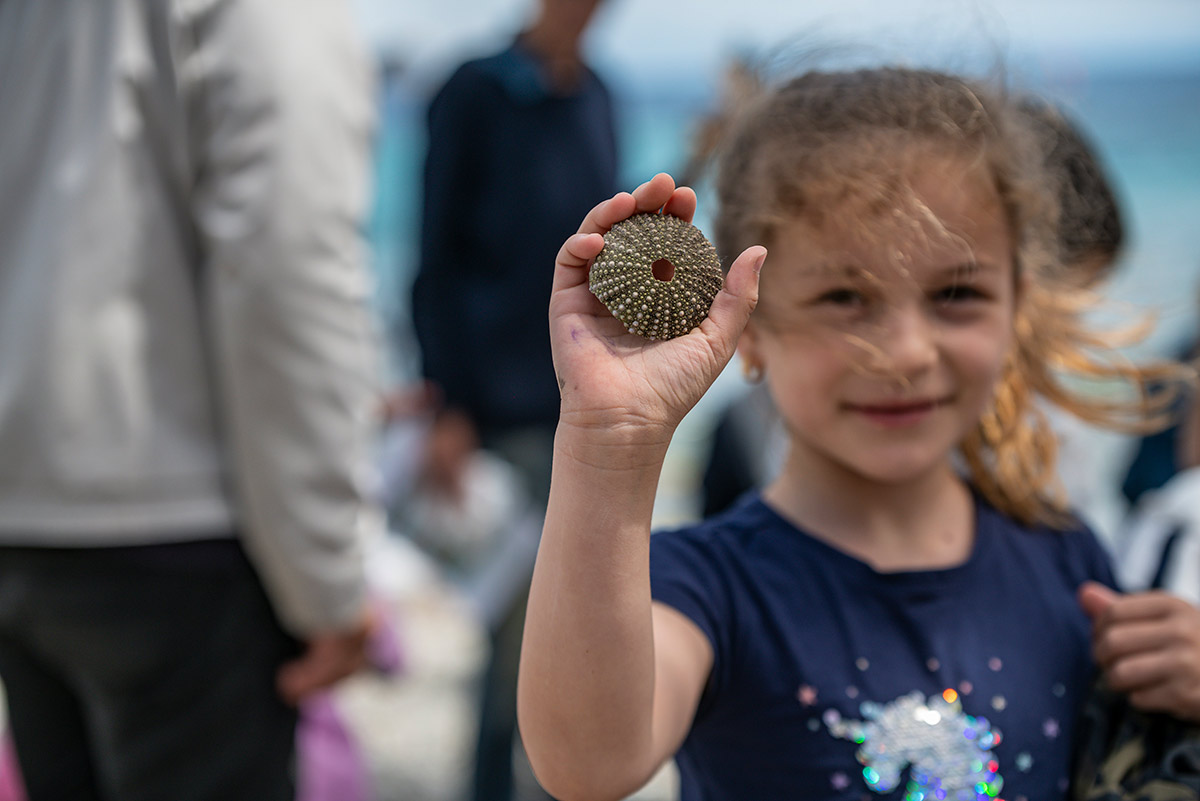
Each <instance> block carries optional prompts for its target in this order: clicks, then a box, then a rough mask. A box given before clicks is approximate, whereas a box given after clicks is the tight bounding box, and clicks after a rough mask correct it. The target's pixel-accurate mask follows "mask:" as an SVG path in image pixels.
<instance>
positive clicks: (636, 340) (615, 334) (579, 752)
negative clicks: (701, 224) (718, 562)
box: [518, 175, 766, 801]
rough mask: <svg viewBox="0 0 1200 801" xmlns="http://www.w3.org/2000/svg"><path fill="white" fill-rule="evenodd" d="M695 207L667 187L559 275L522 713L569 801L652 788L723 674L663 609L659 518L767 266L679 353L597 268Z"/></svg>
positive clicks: (747, 258) (717, 307)
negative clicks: (592, 283) (678, 431)
mask: <svg viewBox="0 0 1200 801" xmlns="http://www.w3.org/2000/svg"><path fill="white" fill-rule="evenodd" d="M695 203H696V200H695V195H694V194H693V193H692V192H691V190H688V189H676V188H675V185H674V182H673V181H672V180H671V178H670V177H669V176H666V175H658V176H655V178H654V179H653V180H651V181H649V182H648V183H646V184H643V185H642V186H641V187H639V188H638V189H637V190H635V191H634V193H633V194H632V195H630V194H625V193H622V194H619V195H617V196H616V197H614V198H612V199H611V200H609V201H606V202H604V203H601V204H600V205H599V206H597V207H596V208H595V209H593V210H592V212H591V213H590V214H589V215H588V217H587V219H585V220H584V222H583V225H582V226H581V228H580V231H579V233H578V234H576V235H575V236H573V237H572V238H571V239H569V240H568V241H567V242H566V244H564V245H563V248H562V250H561V251H560V253H559V259H558V264H557V265H556V268H555V279H554V290H553V294H552V298H551V303H550V328H551V340H552V346H553V349H554V363H555V369H556V372H557V374H558V380H559V387H560V389H561V393H562V406H561V412H560V418H559V425H558V432H557V434H556V437H555V454H554V472H553V481H552V484H551V489H550V498H549V503H548V508H547V511H546V524H545V529H544V532H543V535H542V543H541V547H540V549H539V551H538V558H537V565H536V567H535V569H534V576H533V584H532V586H531V589H530V596H529V607H528V613H527V616H526V621H525V638H524V644H523V647H522V653H521V672H520V680H519V684H518V713H519V719H520V724H521V733H522V737H523V739H524V742H525V748H526V751H527V752H528V754H529V757H530V760H531V762H532V764H533V767H534V771H535V773H536V774H537V776H538V779H539V780H540V781H541V782H542V784H543V785H544V786H545V787H546V788H547V790H549V791H550V792H551V793H552V794H553V795H554V796H555V797H558V798H560V799H563V801H584V800H586V799H619V798H622V797H624V796H625V795H628V794H629V793H631V792H633V791H634V790H636V789H637V788H638V787H639V786H641V785H642V784H644V783H645V782H646V781H647V780H648V779H649V778H650V777H651V776H652V775H653V773H654V772H655V771H656V770H657V769H658V767H659V766H660V765H661V764H662V763H663V762H664V761H665V760H666V759H667V758H668V757H669V756H670V755H671V754H672V753H674V751H675V750H676V749H677V747H678V745H679V743H680V742H681V741H682V739H683V737H684V735H685V734H686V732H687V729H688V726H689V725H690V723H691V719H692V716H693V714H694V712H695V708H696V703H697V700H698V699H699V696H700V691H701V689H702V687H703V685H704V682H705V680H706V679H707V676H708V671H709V669H710V667H711V664H712V651H711V648H710V646H709V644H708V641H707V640H706V639H705V637H704V635H703V634H701V633H700V630H699V629H698V628H697V627H696V626H695V624H693V623H691V622H690V621H688V620H687V619H686V618H684V616H683V615H681V614H679V613H678V612H675V611H674V610H672V609H670V608H667V607H665V606H660V605H652V604H651V600H650V574H649V540H650V519H651V513H652V511H653V505H654V495H655V490H656V488H657V485H658V478H659V472H660V470H661V468H662V463H663V459H664V457H665V455H666V451H667V445H668V444H669V442H670V439H671V435H672V434H673V433H674V430H675V428H676V426H677V425H678V424H679V421H680V420H682V419H683V416H684V415H685V414H686V413H687V412H688V410H690V409H691V408H692V406H693V405H694V404H695V403H696V401H698V400H699V399H700V397H701V396H702V395H703V394H704V392H705V391H706V390H707V389H708V387H709V386H710V385H711V384H712V382H713V381H714V380H715V379H716V377H717V375H718V374H719V373H720V371H721V369H722V368H723V367H724V366H725V364H726V363H727V362H728V361H729V359H730V358H731V357H732V355H733V352H734V349H735V347H736V343H737V338H738V335H739V334H740V333H741V330H742V328H744V327H745V324H746V320H747V319H748V318H749V315H750V312H751V310H752V309H753V307H754V305H755V303H756V300H757V296H758V270H759V268H760V267H761V264H762V259H763V258H764V257H765V255H766V253H765V251H764V250H763V249H762V248H757V247H756V248H750V249H749V250H747V251H746V252H745V253H743V254H742V255H741V256H740V257H739V258H738V260H737V261H736V262H735V263H734V265H733V267H732V268H731V270H730V273H729V275H728V277H727V278H726V282H725V288H724V289H723V290H722V291H721V292H720V293H719V294H718V296H717V299H716V300H715V301H714V303H713V307H712V309H711V310H710V312H709V316H708V319H706V320H705V321H704V323H703V324H702V325H701V326H700V328H699V329H697V330H694V331H692V332H691V333H690V334H688V335H686V336H684V337H680V338H677V339H673V340H670V341H666V342H648V341H646V340H643V339H641V338H640V337H636V336H633V335H631V334H628V333H627V332H625V330H624V328H623V326H622V325H621V323H620V322H619V321H617V320H616V319H615V318H614V317H612V315H611V314H609V312H608V311H607V310H606V309H605V308H604V306H603V305H602V304H601V303H600V302H599V301H598V300H596V298H595V297H594V296H593V295H592V294H591V292H590V291H589V290H588V287H587V269H586V268H587V265H588V264H589V262H590V261H591V260H592V259H593V258H595V256H596V254H597V253H599V251H600V249H601V247H602V246H603V239H602V238H601V236H600V234H602V233H603V232H604V231H607V230H608V229H609V228H610V227H611V226H612V225H613V224H615V223H616V222H618V221H620V220H623V219H625V218H627V217H629V216H630V215H632V214H633V213H635V212H641V211H656V210H659V209H662V210H664V211H665V212H667V213H671V214H675V215H676V216H679V217H683V218H684V219H690V218H691V216H692V214H693V213H694V211H695Z"/></svg>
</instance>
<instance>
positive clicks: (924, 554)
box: [518, 69, 1200, 801]
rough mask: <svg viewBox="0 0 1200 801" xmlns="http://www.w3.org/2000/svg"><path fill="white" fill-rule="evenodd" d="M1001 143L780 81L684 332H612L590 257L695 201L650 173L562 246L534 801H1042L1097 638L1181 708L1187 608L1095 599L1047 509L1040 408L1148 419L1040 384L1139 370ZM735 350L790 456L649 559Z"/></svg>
mask: <svg viewBox="0 0 1200 801" xmlns="http://www.w3.org/2000/svg"><path fill="white" fill-rule="evenodd" d="M1014 125H1015V123H1013V122H1012V120H1011V118H1010V117H1009V112H1008V110H1007V108H1006V107H1005V105H1004V104H1003V102H1001V101H1000V100H998V99H996V98H993V97H991V96H989V95H988V94H987V93H986V92H985V91H983V90H982V89H981V88H979V87H975V86H973V85H971V84H970V83H968V82H965V81H963V80H959V79H956V78H952V77H949V76H944V75H940V74H936V73H930V72H920V71H907V70H894V69H882V70H874V71H863V72H853V73H840V74H823V73H812V74H808V75H806V76H804V77H801V78H799V79H796V80H794V81H793V82H791V83H789V84H786V85H784V86H782V87H781V88H779V89H777V90H775V91H774V92H773V93H772V94H770V95H769V96H768V97H767V98H766V99H764V100H763V101H762V102H760V103H758V104H757V105H756V106H755V108H754V109H753V110H752V111H751V112H749V113H748V116H747V117H746V118H745V121H744V122H743V123H742V124H740V125H739V126H738V128H737V130H736V131H735V133H734V135H733V136H732V138H731V140H730V143H729V145H728V148H727V150H726V152H725V154H724V156H723V161H722V165H721V170H720V175H719V178H718V195H719V200H720V210H719V216H718V222H717V228H716V233H717V246H718V250H719V251H720V252H722V253H724V254H734V253H738V252H740V253H741V255H740V256H738V257H737V258H736V260H734V261H733V263H732V265H731V266H730V267H729V270H728V274H727V277H726V282H725V287H724V289H723V291H722V292H721V293H720V294H719V295H718V296H717V298H716V300H715V302H714V304H713V306H712V309H711V311H710V312H709V316H708V319H707V320H705V322H704V323H703V324H702V325H701V326H700V327H699V328H698V329H696V330H693V331H692V332H691V333H689V334H688V335H686V336H684V337H680V338H678V339H674V340H670V341H666V342H648V341H645V340H642V339H639V338H637V337H635V336H633V335H630V334H627V333H625V331H624V330H623V327H622V325H621V324H620V323H619V322H618V321H617V320H616V319H614V318H613V317H612V316H611V315H609V314H608V312H607V311H606V310H605V309H604V307H603V306H602V305H601V304H600V303H599V302H598V301H597V300H596V299H595V298H594V297H593V296H592V295H591V294H590V293H589V291H588V287H587V266H588V264H589V261H590V260H591V259H593V258H594V257H595V256H596V255H597V253H598V252H599V251H600V249H601V247H602V245H603V242H602V237H601V234H602V233H603V232H604V231H606V230H607V229H609V228H610V227H611V226H612V225H613V224H615V223H616V222H618V221H620V220H623V219H625V218H627V217H629V216H630V215H632V214H634V213H636V212H656V211H660V212H662V213H666V214H674V215H677V216H680V217H683V218H685V219H690V218H691V217H692V215H693V213H694V211H695V203H696V200H695V195H694V194H693V193H692V192H691V191H690V190H688V189H685V188H678V189H677V188H676V187H675V186H674V183H673V181H672V180H671V178H670V177H669V176H666V175H658V176H655V178H654V179H653V180H651V181H649V182H648V183H646V184H644V185H642V186H641V187H639V188H638V189H637V190H635V191H634V192H633V194H632V195H630V194H619V195H617V196H615V197H614V198H612V199H611V200H609V201H607V202H605V203H602V204H600V205H599V206H597V207H596V208H595V209H593V211H592V212H591V213H590V214H589V215H588V217H587V218H586V219H585V220H584V221H583V224H582V226H581V228H580V231H579V233H578V234H577V235H575V236H573V237H572V238H571V239H569V240H567V242H566V243H565V244H564V246H563V248H562V250H561V251H560V254H559V260H558V264H557V267H556V274H555V283H554V291H553V296H552V299H551V303H550V322H551V335H552V340H553V346H554V357H555V365H556V368H557V372H558V380H559V385H560V387H561V393H562V407H561V416H560V421H559V426H558V432H557V437H556V442H555V460H554V475H553V485H552V490H551V496H550V502H549V509H548V511H547V517H546V524H545V531H544V534H543V539H542V543H541V549H540V551H539V554H538V562H537V567H536V570H535V575H534V580H533V586H532V590H531V594H530V598H529V608H528V616H527V622H526V628H525V640H524V650H523V654H522V665H521V678H520V685H519V693H518V703H519V710H520V712H519V714H520V722H521V729H522V733H523V736H524V739H525V744H526V747H527V751H528V753H529V755H530V757H531V759H532V762H533V766H534V769H535V772H536V773H537V775H538V777H539V779H540V780H541V781H542V783H543V784H544V785H545V787H546V788H547V789H548V790H549V791H550V792H551V793H552V794H553V795H554V796H555V797H557V798H560V799H563V800H564V801H578V800H580V799H619V798H622V797H624V796H625V795H627V794H629V793H631V792H633V791H634V790H636V789H637V788H638V787H639V786H640V785H641V784H643V783H644V782H645V781H646V780H647V779H649V778H650V777H651V776H652V775H653V774H654V773H655V771H656V770H657V769H658V768H659V767H660V766H661V765H662V764H663V762H664V761H666V760H667V759H669V758H670V757H671V756H672V755H674V756H675V757H676V760H677V764H678V766H679V770H680V775H681V783H682V797H683V799H684V800H685V801H692V800H693V799H753V800H754V801H770V800H771V799H789V801H795V800H796V799H854V800H855V801H858V799H862V798H870V797H877V796H874V795H873V794H874V793H878V794H882V795H886V796H887V797H891V798H900V797H904V798H906V799H913V800H914V801H919V800H921V799H952V800H953V799H988V798H995V797H1003V798H1007V799H1010V801H1012V800H1013V799H1025V801H1048V800H1049V799H1055V798H1059V799H1061V798H1063V797H1064V796H1065V793H1066V790H1067V785H1068V776H1069V761H1070V751H1071V744H1072V739H1073V728H1074V724H1073V720H1074V716H1075V714H1076V710H1077V708H1078V707H1079V705H1080V702H1081V699H1082V697H1083V695H1084V694H1085V693H1086V691H1087V689H1088V687H1089V685H1090V681H1091V674H1092V671H1093V669H1094V663H1093V656H1092V653H1091V651H1092V642H1091V641H1090V639H1091V636H1092V628H1091V627H1092V625H1094V627H1095V634H1094V636H1095V648H1096V652H1097V658H1098V661H1099V662H1100V663H1101V665H1102V666H1104V667H1105V668H1106V669H1107V670H1108V675H1109V678H1110V680H1111V683H1112V685H1113V686H1115V687H1117V688H1118V689H1122V690H1130V691H1134V694H1133V696H1132V697H1133V698H1134V699H1135V702H1138V703H1141V704H1142V705H1144V706H1145V707H1147V708H1169V709H1172V710H1174V711H1175V712H1177V713H1179V714H1185V715H1189V716H1194V717H1198V718H1200V698H1198V697H1197V695H1198V693H1197V688H1198V687H1200V643H1197V641H1196V639H1197V638H1196V637H1195V636H1193V633H1194V632H1200V623H1198V622H1197V621H1198V618H1200V613H1198V612H1196V610H1194V609H1193V608H1192V607H1190V606H1188V605H1186V604H1183V603H1182V602H1176V601H1171V600H1170V599H1164V598H1160V597H1158V596H1136V597H1119V596H1117V595H1116V594H1114V592H1113V591H1112V590H1111V589H1108V588H1109V587H1112V586H1113V580H1112V574H1111V572H1110V569H1109V566H1108V564H1107V562H1106V558H1105V554H1104V553H1103V551H1102V550H1101V548H1100V546H1099V545H1098V544H1097V542H1096V540H1095V539H1094V538H1093V536H1092V535H1091V534H1090V533H1089V532H1088V531H1086V530H1083V529H1082V528H1081V527H1080V526H1078V524H1075V523H1073V522H1072V520H1071V518H1070V517H1069V515H1067V514H1066V513H1065V512H1064V511H1063V510H1061V509H1060V508H1058V507H1057V506H1056V505H1055V504H1054V502H1053V501H1052V500H1051V498H1052V494H1051V487H1052V481H1053V475H1054V459H1053V447H1052V444H1051V443H1052V438H1051V437H1052V435H1051V434H1050V432H1049V431H1048V430H1047V429H1046V428H1045V426H1044V425H1043V424H1042V423H1040V422H1039V421H1038V420H1037V419H1036V417H1035V416H1034V415H1033V408H1034V407H1033V405H1032V404H1033V400H1034V393H1040V394H1042V395H1044V396H1046V397H1048V398H1049V399H1050V400H1052V401H1054V402H1056V403H1058V404H1059V405H1062V406H1065V407H1067V408H1069V409H1071V410H1072V411H1074V412H1075V413H1077V414H1080V415H1081V416H1084V417H1086V418H1087V419H1090V420H1094V421H1105V420H1108V421H1112V422H1114V423H1125V424H1128V423H1130V422H1131V421H1133V419H1134V418H1136V417H1137V414H1138V413H1139V410H1140V411H1143V412H1145V411H1148V410H1150V409H1149V406H1150V405H1152V404H1150V405H1148V404H1140V405H1139V404H1128V405H1127V406H1125V405H1122V404H1120V403H1118V402H1116V401H1113V400H1112V398H1111V393H1110V394H1109V395H1107V396H1105V398H1104V400H1097V399H1096V398H1097V397H1098V396H1097V395H1096V394H1095V393H1092V394H1079V395H1076V394H1074V393H1072V392H1071V391H1070V390H1069V389H1068V387H1067V386H1066V385H1064V384H1063V383H1062V382H1061V381H1060V380H1058V378H1057V373H1056V372H1055V371H1060V370H1064V369H1065V370H1069V371H1073V372H1075V373H1079V374H1082V375H1084V376H1090V377H1093V378H1100V379H1105V378H1118V379H1127V380H1128V381H1129V382H1132V383H1133V384H1135V385H1140V384H1141V383H1142V382H1143V381H1144V380H1145V376H1142V375H1141V374H1139V373H1137V372H1136V371H1134V370H1133V369H1132V368H1129V367H1126V366H1123V365H1122V364H1121V363H1120V362H1117V361H1113V362H1103V361H1097V360H1094V359H1090V358H1089V357H1088V356H1087V354H1086V353H1085V351H1084V348H1083V346H1084V345H1086V344H1094V342H1095V339H1094V337H1093V338H1089V337H1088V335H1087V333H1086V332H1085V331H1084V330H1083V329H1082V327H1081V324H1080V321H1079V319H1078V316H1079V313H1080V312H1081V311H1082V308H1081V307H1080V306H1079V305H1077V304H1075V303H1074V297H1073V296H1071V295H1069V294H1068V293H1066V291H1065V289H1063V290H1061V291H1060V288H1059V287H1056V286H1053V285H1051V284H1049V283H1046V281H1048V280H1049V279H1045V278H1044V276H1047V275H1052V274H1053V271H1052V269H1051V268H1053V266H1054V259H1053V253H1052V252H1051V251H1050V249H1049V248H1050V247H1051V245H1050V244H1049V243H1052V242H1053V241H1054V233H1055V232H1054V222H1055V219H1054V217H1055V208H1054V198H1053V192H1052V191H1049V190H1047V189H1046V187H1048V186H1050V185H1051V183H1052V182H1050V181H1047V180H1043V179H1042V176H1041V175H1040V174H1039V172H1038V170H1039V167H1038V164H1039V162H1040V159H1039V156H1038V154H1037V152H1036V147H1035V146H1033V145H1032V144H1029V140H1028V138H1027V137H1026V136H1025V135H1024V134H1023V133H1022V131H1021V129H1020V128H1018V127H1014ZM764 245H765V247H764ZM766 248H769V249H770V253H771V256H770V260H769V263H767V264H766V270H765V271H764V272H763V273H762V286H761V292H760V286H759V271H760V269H762V268H763V266H764V261H765V260H766V258H767V250H766ZM756 306H757V309H755V307H756ZM752 310H754V315H753V318H752V319H751V311H752ZM748 320H749V324H747V321H748ZM743 329H744V332H743ZM739 336H740V342H739ZM735 347H737V348H740V352H741V356H742V358H743V359H744V361H745V362H746V364H747V365H749V367H750V368H751V370H752V372H755V373H761V374H762V375H763V376H764V377H765V380H766V381H767V382H768V385H769V388H770V390H771V394H772V397H773V400H774V403H775V405H776V408H777V409H778V411H779V414H780V415H781V417H782V419H783V421H784V423H785V428H786V430H787V433H788V436H789V452H788V456H787V459H786V461H785V464H784V467H783V469H782V471H781V472H780V474H779V475H778V477H777V478H776V479H775V480H774V482H773V483H771V484H770V485H769V486H768V487H767V488H766V489H765V490H764V491H763V492H762V494H761V496H758V497H752V498H750V499H748V500H746V501H745V502H743V503H741V504H740V505H738V506H736V507H735V508H733V509H732V510H730V511H729V512H727V513H725V514H723V515H721V516H719V517H717V518H714V519H710V520H707V521H705V522H702V523H700V524H698V525H696V526H693V527H691V528H688V529H685V530H681V531H673V532H663V533H659V534H656V535H655V536H654V537H653V538H652V537H651V536H650V521H651V512H652V507H653V501H654V495H655V489H656V486H657V482H658V477H659V471H660V468H661V467H662V463H663V458H664V455H665V453H666V450H667V444H668V442H669V441H670V439H671V435H672V432H673V431H674V430H675V428H676V426H677V425H678V424H679V422H680V420H681V419H682V418H683V416H684V415H685V414H686V413H687V411H688V410H689V409H690V408H691V407H692V406H693V405H694V404H695V403H696V402H697V400H698V399H699V398H700V397H701V395H702V394H703V393H704V392H705V390H706V389H707V388H708V386H709V385H710V384H711V383H712V381H713V380H714V379H715V378H716V376H717V375H718V373H719V372H720V371H721V369H722V368H723V367H724V366H725V364H726V363H727V362H728V360H729V359H730V358H731V356H732V355H733V353H734V350H735ZM1157 377H1159V378H1161V377H1162V376H1161V375H1159V376H1157ZM1089 582H1091V583H1089ZM1081 587H1082V589H1080V588H1081ZM1077 593H1078V597H1077ZM1089 616H1091V617H1092V618H1093V620H1094V621H1095V622H1094V624H1090V623H1089Z"/></svg>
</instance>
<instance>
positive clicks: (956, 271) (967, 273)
mask: <svg viewBox="0 0 1200 801" xmlns="http://www.w3.org/2000/svg"><path fill="white" fill-rule="evenodd" d="M998 269H999V267H998V266H997V265H996V264H994V263H993V262H990V261H976V260H971V261H964V262H959V263H957V264H949V265H946V266H945V267H943V268H942V269H940V270H938V271H937V272H936V273H934V275H933V278H934V279H935V280H947V279H953V280H961V279H962V278H964V277H965V278H976V277H978V276H980V275H984V274H990V273H995V272H997V271H998Z"/></svg>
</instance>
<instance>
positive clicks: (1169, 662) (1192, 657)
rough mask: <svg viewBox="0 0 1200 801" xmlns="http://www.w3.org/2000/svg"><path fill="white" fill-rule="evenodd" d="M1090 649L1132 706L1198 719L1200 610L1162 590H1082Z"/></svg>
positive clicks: (1088, 585) (1096, 587) (1092, 586)
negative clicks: (1123, 593)
mask: <svg viewBox="0 0 1200 801" xmlns="http://www.w3.org/2000/svg"><path fill="white" fill-rule="evenodd" d="M1079 603H1080V605H1082V606H1083V609H1084V611H1085V612H1086V613H1087V615H1088V617H1090V618H1091V620H1092V647H1093V650H1094V653H1095V656H1096V661H1097V662H1098V663H1099V664H1100V667H1101V669H1102V670H1103V671H1104V676H1105V679H1106V680H1107V682H1108V685H1109V687H1111V688H1112V689H1113V690H1116V691H1118V692H1123V693H1126V694H1127V695H1128V696H1129V701H1130V703H1131V704H1133V706H1135V707H1136V708H1138V709H1142V710H1145V711H1148V712H1168V713H1170V714H1172V715H1174V716H1175V717H1177V718H1181V719H1183V720H1191V721H1198V722H1200V609H1197V608H1196V607H1195V606H1193V605H1192V604H1190V603H1188V602H1187V601H1185V600H1183V599H1181V598H1176V597H1175V596H1172V595H1168V594H1167V593H1164V592H1157V591H1154V592H1139V593H1131V594H1127V595H1120V594H1118V593H1115V592H1113V591H1112V590H1110V589H1108V588H1107V587H1105V586H1103V585H1101V584H1097V583H1095V582H1087V583H1086V584H1084V585H1083V586H1082V587H1081V588H1080V590H1079Z"/></svg>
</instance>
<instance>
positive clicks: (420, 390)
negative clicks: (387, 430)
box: [379, 381, 439, 423]
mask: <svg viewBox="0 0 1200 801" xmlns="http://www.w3.org/2000/svg"><path fill="white" fill-rule="evenodd" d="M438 394H439V393H438V390H437V387H436V386H434V385H433V384H432V383H430V382H428V381H423V382H421V383H419V384H416V385H412V386H402V387H396V388H394V389H390V390H388V391H387V392H385V393H384V394H383V397H381V398H380V400H379V415H380V417H381V418H382V419H383V422H385V423H392V422H396V421H400V420H407V419H409V418H411V417H416V416H417V415H419V414H424V413H425V412H428V411H429V410H430V409H432V408H433V407H434V406H435V405H436V404H437V402H438Z"/></svg>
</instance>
